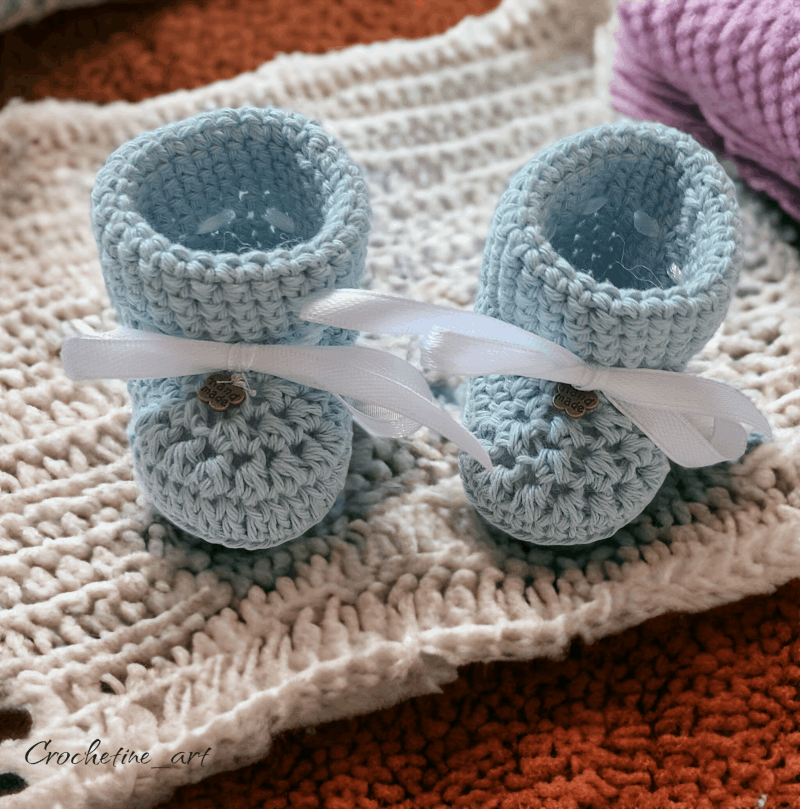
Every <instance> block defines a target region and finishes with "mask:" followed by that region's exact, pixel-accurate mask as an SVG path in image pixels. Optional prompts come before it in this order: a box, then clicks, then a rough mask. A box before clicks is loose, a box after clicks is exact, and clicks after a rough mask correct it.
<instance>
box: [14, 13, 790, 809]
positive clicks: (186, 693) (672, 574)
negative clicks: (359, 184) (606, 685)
mask: <svg viewBox="0 0 800 809" xmlns="http://www.w3.org/2000/svg"><path fill="white" fill-rule="evenodd" d="M605 17H606V12H605V10H604V9H602V8H601V5H600V4H599V3H598V2H597V0H549V1H548V0H505V2H504V3H503V4H502V5H501V6H500V7H499V8H498V9H497V10H496V11H495V12H492V13H491V14H489V15H487V16H486V17H484V18H482V19H466V20H464V21H463V22H462V23H461V24H459V25H458V26H456V27H455V28H454V29H453V30H451V31H449V32H448V33H446V34H445V35H443V36H437V37H432V38H430V39H426V40H419V41H412V42H405V41H394V42H388V43H378V44H374V45H371V46H367V47H364V46H357V47H353V48H349V49H346V50H342V51H336V52H332V53H329V54H326V55H323V56H306V55H299V54H295V55H292V56H282V57H279V58H277V59H275V60H274V61H273V62H270V63H268V64H266V65H264V66H263V67H262V68H261V69H260V70H258V71H256V72H255V73H251V74H246V75H243V76H240V77H238V78H237V79H234V80H232V81H226V82H220V83H217V84H214V85H211V86H209V87H205V88H202V89H198V90H194V91H191V92H180V93H174V94H171V95H167V96H163V97H160V98H156V99H153V100H149V101H145V102H142V103H139V104H127V103H115V104H111V105H109V106H106V107H98V106H95V105H92V104H87V103H71V102H59V101H45V102H37V103H30V104H25V103H20V104H15V105H11V106H9V107H7V108H6V109H5V110H3V111H2V113H0V278H1V279H2V288H1V291H0V606H1V607H2V611H0V644H1V645H0V709H2V708H5V707H9V706H14V707H17V708H23V709H26V710H27V711H29V712H30V714H31V716H32V720H33V727H32V730H31V732H30V734H29V735H28V736H27V737H26V738H24V739H9V740H6V741H5V742H3V743H2V745H0V773H2V772H11V773H16V774H17V775H18V776H19V777H21V778H23V779H24V780H25V782H26V783H27V784H28V786H27V789H24V790H23V791H21V792H19V793H18V794H16V795H13V796H9V797H4V798H0V809H48V807H52V806H55V805H56V804H57V803H59V802H60V805H61V806H62V807H63V808H64V809H83V808H84V807H98V808H100V807H102V809H114V808H115V807H126V808H127V809H133V807H149V806H152V805H154V804H155V803H156V802H157V801H158V800H160V799H163V798H164V797H165V796H167V795H168V794H169V793H170V792H171V791H172V790H174V789H175V788H176V787H177V786H179V785H181V784H184V783H187V782H191V781H197V780H200V779H201V778H203V777H206V776H208V775H210V774H212V773H214V772H219V771H222V770H229V769H232V768H235V767H237V766H242V765H244V764H247V763H250V762H253V761H256V760H258V759H259V758H262V757H263V756H264V755H265V754H267V752H268V751H269V749H270V744H271V742H272V740H273V739H274V737H275V735H276V734H277V733H279V732H281V731H283V730H285V729H288V728H294V727H298V726H303V725H312V724H316V723H320V722H323V721H326V720H330V719H333V718H337V717H341V716H344V715H348V714H353V713H365V712H368V711H371V710H373V709H376V708H379V707H382V706H386V705H388V704H391V703H395V702H397V701H399V700H401V699H405V698H407V697H411V696H414V695H419V694H423V693H427V692H432V691H435V690H437V688H438V686H439V685H440V684H442V683H445V682H448V681H450V680H452V679H454V678H455V677H456V668H457V667H458V666H461V665H464V664H466V663H471V662H474V661H488V660H498V659H505V660H524V659H530V658H535V657H540V658H545V657H556V656H558V655H561V654H562V653H564V651H565V649H566V648H567V647H568V645H569V643H570V642H571V641H572V640H573V639H574V638H576V637H581V638H583V639H584V640H587V641H591V640H593V639H596V638H600V637H602V636H605V635H608V634H611V633H614V632H618V631H620V630H622V629H624V628H626V627H629V626H631V625H634V624H637V623H639V622H641V621H643V620H645V619H647V618H650V617H652V616H655V615H659V614H661V613H664V612H667V611H671V610H685V611H696V610H704V609H707V608H709V607H712V606H714V605H718V604H722V603H725V602H729V601H731V600H734V599H739V598H742V597H743V596H746V595H750V594H753V593H767V592H770V591H772V590H773V589H774V588H776V587H777V586H778V585H780V584H782V583H784V582H786V581H787V580H788V579H790V578H793V577H796V576H800V475H799V473H798V464H799V463H800V430H798V424H800V392H798V389H800V367H798V362H800V318H798V317H797V312H798V311H800V266H798V256H797V253H796V252H795V251H794V250H793V249H792V248H789V247H788V246H787V245H786V244H784V243H783V242H782V236H784V237H785V236H786V234H785V233H781V232H779V228H778V227H777V225H776V220H775V217H774V216H773V215H770V214H768V213H767V209H766V208H765V207H764V206H763V205H762V203H760V202H759V201H757V200H756V199H755V198H754V197H753V196H752V195H750V194H749V193H748V192H747V191H746V190H744V189H740V199H741V203H742V209H743V221H744V229H745V234H744V236H745V244H746V258H745V264H746V268H745V271H744V274H743V278H742V281H741V284H740V287H739V289H738V293H737V295H736V297H735V299H734V302H733V304H732V306H731V309H730V314H729V316H728V318H727V320H726V321H725V323H724V325H723V326H722V328H721V329H720V331H719V332H718V334H717V335H716V336H715V337H714V338H713V339H712V341H711V342H710V344H709V345H708V347H707V349H706V350H705V351H704V352H703V353H702V355H701V356H699V357H698V358H697V362H696V365H697V366H698V367H699V368H700V369H701V370H702V371H703V372H704V373H707V374H708V375H709V376H713V377H714V378H717V379H722V380H726V381H729V382H732V383H734V384H735V385H737V386H740V387H741V388H743V389H744V390H746V391H747V392H748V393H749V395H751V397H752V398H753V399H754V401H755V402H756V404H757V405H758V406H759V407H760V408H761V409H762V411H763V412H764V413H765V414H766V415H767V417H768V418H769V420H770V422H771V424H772V425H773V428H774V433H775V437H774V440H773V441H772V442H770V443H763V444H761V445H760V446H759V445H757V444H758V442H757V441H756V442H753V444H754V447H753V448H752V450H751V451H750V452H749V453H748V454H747V456H745V458H744V459H743V460H742V461H741V463H739V464H732V465H728V466H725V465H723V466H722V467H715V468H712V469H704V470H696V471H693V472H686V471H678V470H675V471H674V472H673V473H672V474H671V475H670V477H669V478H668V480H667V483H666V484H665V486H664V488H663V490H662V493H661V494H660V495H659V497H657V498H656V501H655V502H654V503H653V505H652V506H651V507H649V508H648V509H647V510H646V511H645V513H644V514H643V515H642V517H641V518H639V519H638V520H637V521H636V522H635V523H634V524H632V525H631V526H629V527H628V528H627V529H626V530H625V531H622V532H620V534H618V535H617V536H616V537H614V538H612V539H610V540H607V541H605V542H603V543H600V544H599V545H597V546H591V547H589V548H577V549H569V548H566V549H565V548H560V549H557V550H548V549H546V548H544V549H543V548H537V547H534V546H531V545H526V544H524V543H521V542H518V541H514V540H510V539H508V538H506V537H504V536H502V535H500V534H498V533H497V532H494V531H490V530H489V529H487V528H486V527H485V526H484V525H483V524H482V523H481V522H480V520H479V519H478V518H477V517H476V515H475V513H474V512H473V510H472V508H471V507H470V506H469V504H468V502H467V500H466V498H465V495H464V493H463V490H462V487H461V484H460V479H459V476H458V471H457V456H456V450H455V448H454V447H453V445H451V444H449V443H442V442H441V441H440V440H439V439H438V437H437V436H435V435H431V434H428V433H426V432H424V431H423V432H421V433H419V434H418V435H417V436H416V437H414V439H413V440H410V441H408V442H393V441H389V440H374V439H371V438H370V437H368V436H367V435H366V434H364V433H361V432H358V433H357V435H356V439H355V447H354V453H353V460H352V465H351V469H350V476H349V478H348V484H347V490H346V497H345V498H343V500H342V502H341V503H340V504H339V506H338V513H336V514H332V515H331V516H330V517H329V518H327V519H326V521H325V522H324V523H323V524H321V525H320V526H319V527H318V529H317V530H316V531H315V532H313V533H314V535H313V536H309V537H306V538H303V539H300V540H298V541H295V542H292V543H289V544H287V545H284V546H282V547H280V548H278V549H275V550H272V551H264V552H247V551H237V550H230V549H226V548H224V547H221V546H215V545H208V544H205V543H200V542H193V541H191V540H189V539H187V538H186V537H184V536H181V535H179V534H177V533H175V532H173V531H172V530H171V529H170V528H169V527H168V526H166V525H164V524H162V523H160V522H159V521H157V520H156V521H154V520H153V518H152V517H150V516H148V512H147V510H146V508H145V507H144V506H143V504H142V503H141V502H137V498H138V497H139V493H138V490H137V487H136V485H135V482H134V481H133V477H132V472H131V458H130V453H129V450H128V447H127V442H126V437H125V427H126V421H127V419H128V415H129V402H128V399H127V393H126V389H125V386H124V384H123V383H121V382H92V383H80V384H77V383H73V382H71V381H69V380H68V379H67V378H66V377H65V375H64V372H63V369H62V366H61V362H60V359H59V348H60V346H61V343H62V341H63V339H64V336H65V334H67V333H69V328H70V327H69V325H68V321H70V320H71V319H74V318H81V319H83V320H84V321H86V322H87V323H89V324H90V325H93V326H95V327H97V328H110V327H111V326H112V325H113V315H112V314H111V311H110V308H109V302H108V298H107V296H106V293H105V290H104V287H103V283H102V280H101V274H100V267H99V263H98V257H97V251H96V247H95V244H94V241H93V238H92V235H91V230H90V221H89V191H90V189H91V187H92V184H93V179H94V176H95V174H96V172H97V170H98V169H99V167H100V165H101V164H102V163H103V161H104V160H105V158H106V156H107V155H108V154H109V153H110V152H111V151H112V150H113V149H114V148H116V147H117V146H118V145H119V144H121V143H122V142H124V141H125V140H127V139H129V138H131V137H133V136H135V135H136V134H137V133H139V132H140V131H142V130H144V129H149V128H154V127H156V126H159V125H161V124H162V123H164V122H166V121H171V120H175V119H180V118H184V117H187V116H189V115H192V114H194V113H196V112H198V111H201V110H206V109H211V108H214V107H221V106H232V107H235V106H240V105H244V104H255V105H268V104H269V105H275V106H281V107H287V108H293V109H295V110H297V111H299V112H301V113H304V114H306V115H308V116H311V117H315V118H317V119H319V120H320V121H321V122H322V123H323V125H324V126H325V127H327V128H328V129H329V130H330V131H331V132H332V133H333V134H335V135H337V136H338V137H339V138H340V139H341V140H342V141H343V142H344V144H345V146H346V147H347V148H348V150H349V151H350V152H351V154H352V156H353V157H354V159H355V160H356V161H357V162H358V163H360V164H361V165H362V166H363V167H364V169H365V171H366V174H367V177H368V181H369V187H370V192H371V195H372V205H373V208H374V229H373V234H372V238H371V250H370V253H369V259H368V269H367V285H368V286H370V287H372V288H373V289H379V290H386V291H390V292H394V293H400V294H403V295H407V296H410V297H412V298H416V299H419V300H425V301H432V302H436V303H442V304H448V305H455V306H461V307H470V306H471V304H472V302H473V298H474V294H475V290H476V285H477V277H478V270H479V267H480V261H481V249H482V245H483V240H484V237H485V234H486V232H487V230H488V226H489V222H490V220H491V217H492V213H493V210H494V206H495V204H496V202H497V200H498V198H499V195H500V193H501V191H502V189H503V187H504V184H505V182H506V181H507V179H508V178H509V176H510V175H511V173H512V172H513V170H514V169H516V168H517V167H518V166H520V165H522V164H523V163H524V162H526V161H527V160H528V159H529V158H530V157H531V156H532V155H533V153H534V152H536V151H537V150H538V149H539V148H540V147H542V146H544V145H546V144H548V143H551V142H552V141H554V140H556V139H558V138H560V137H562V136H564V135H567V134H569V133H572V132H576V131H578V130H581V129H585V128H588V127H590V126H594V125H596V124H599V123H602V122H605V121H608V120H610V119H612V118H613V114H612V112H611V110H610V108H609V106H608V103H607V100H606V97H605V93H604V92H603V87H602V82H603V80H604V78H603V77H604V75H605V73H604V70H606V69H607V61H606V62H603V63H602V64H600V65H597V64H595V56H594V39H595V27H596V26H597V25H598V24H601V23H602V22H603V21H604V19H605ZM601 41H602V40H601V39H598V42H601ZM604 58H605V57H604ZM601 62H602V60H601ZM597 77H600V78H599V83H598V84H597V85H596V80H597ZM371 342H372V343H374V344H377V345H381V346H383V347H388V348H389V349H391V350H393V351H398V352H400V353H401V354H402V355H406V354H408V355H409V356H411V357H413V356H414V353H415V350H414V348H413V346H411V347H409V346H408V345H407V344H406V343H403V342H402V341H396V342H392V341H387V340H383V341H382V340H377V339H371ZM431 381H432V382H433V383H434V384H435V385H437V390H440V391H442V392H445V393H446V392H447V390H448V384H447V383H449V382H452V381H453V380H435V379H432V380H431ZM449 407H450V409H451V412H453V413H454V415H456V416H457V415H458V410H457V405H455V404H451V405H449ZM1 713H2V711H1V710H0V714H1ZM95 739H98V740H99V746H98V747H96V749H95V751H94V752H95V753H96V755H97V756H98V757H99V756H100V755H101V754H102V753H103V752H106V753H107V754H108V756H109V757H111V756H113V755H114V753H115V752H117V750H118V749H119V748H122V749H123V750H128V751H130V750H133V751H135V752H136V753H137V754H138V755H139V756H141V755H142V754H143V753H144V752H147V754H148V756H147V759H148V760H147V761H145V762H143V763H139V764H137V763H135V762H130V761H128V760H126V761H124V763H123V762H122V761H121V760H120V759H119V758H118V759H117V762H116V766H115V767H112V766H111V764H110V763H109V764H106V765H93V764H90V765H86V764H83V763H80V764H73V763H66V764H62V765H58V764H57V763H56V761H55V758H54V759H52V760H51V761H50V763H49V764H48V763H46V762H42V761H40V759H42V758H43V756H44V755H45V752H61V753H64V752H66V753H69V754H70V755H74V754H79V758H78V760H79V761H80V762H83V760H84V754H85V753H86V751H87V750H88V749H89V747H90V745H91V744H92V742H93V741H94V740H95ZM46 740H51V741H50V744H49V746H48V748H47V751H44V750H43V745H39V746H38V747H36V748H35V750H34V752H33V753H32V754H31V755H30V756H29V757H28V758H29V761H28V762H26V761H25V753H26V750H28V749H29V748H30V747H31V746H32V745H34V744H36V743H37V742H44V741H46ZM209 748H210V749H209ZM181 751H183V752H184V761H185V759H186V758H188V753H189V752H195V753H198V754H202V753H204V752H206V753H207V754H206V755H205V757H204V758H203V759H201V758H200V755H197V756H195V757H193V759H192V761H191V762H189V763H181V761H180V760H179V759H176V763H175V764H173V765H172V766H169V765H170V761H171V759H172V757H173V756H174V755H175V754H176V753H179V752H181ZM121 755H124V753H122V754H121ZM62 761H63V757H62ZM31 762H39V763H31ZM154 767H159V768H161V767H166V768H163V769H154Z"/></svg>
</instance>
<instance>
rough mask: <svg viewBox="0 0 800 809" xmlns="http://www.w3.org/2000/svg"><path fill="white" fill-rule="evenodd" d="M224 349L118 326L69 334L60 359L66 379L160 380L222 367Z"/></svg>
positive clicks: (62, 347) (210, 344) (196, 341)
mask: <svg viewBox="0 0 800 809" xmlns="http://www.w3.org/2000/svg"><path fill="white" fill-rule="evenodd" d="M198 344H199V345H198ZM227 349H228V347H227V346H220V345H219V344H217V343H212V342H205V341H198V340H187V339H184V338H182V337H170V336H169V335H166V334H157V333H154V332H144V331H137V330H136V329H125V328H120V329H115V330H114V331H110V332H103V333H101V334H91V335H90V334H82V335H78V336H76V337H69V338H68V339H66V340H65V341H64V343H63V345H62V346H61V361H62V362H63V364H64V370H65V372H66V374H67V376H68V377H69V378H70V379H126V380H127V379H164V378H167V377H172V376H189V375H193V374H203V373H210V372H211V371H214V370H217V369H219V368H221V367H223V366H224V362H225V357H226V352H227Z"/></svg>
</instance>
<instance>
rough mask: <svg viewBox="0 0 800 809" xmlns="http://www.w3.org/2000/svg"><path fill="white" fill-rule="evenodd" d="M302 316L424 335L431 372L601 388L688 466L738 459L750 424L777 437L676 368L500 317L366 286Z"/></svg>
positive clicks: (727, 391) (318, 301) (725, 391)
mask: <svg viewBox="0 0 800 809" xmlns="http://www.w3.org/2000/svg"><path fill="white" fill-rule="evenodd" d="M300 315H301V317H303V318H305V319H306V320H310V321H312V322H314V323H320V324H323V325H327V326H341V327H345V328H351V329H358V330H360V331H364V332H375V333H382V334H394V335H402V334H421V335H423V336H424V340H423V344H422V361H423V364H424V365H426V366H427V367H428V368H431V369H435V370H437V371H440V372H443V373H447V374H459V375H462V376H486V375H489V374H502V375H507V376H528V377H534V378H537V379H547V380H549V381H551V382H563V383H566V384H568V385H572V386H573V387H575V388H578V389H579V390H595V391H601V392H602V393H603V394H604V395H605V397H606V398H607V399H608V401H609V402H611V404H612V405H614V407H616V408H617V409H618V410H619V411H620V412H621V413H623V414H624V415H625V416H627V417H628V418H629V419H630V420H631V421H632V422H633V423H634V424H635V425H636V426H637V427H639V429H640V430H641V431H642V432H643V433H644V434H645V435H646V436H647V437H648V438H649V439H650V440H651V441H652V442H653V443H654V444H655V445H656V446H657V447H659V448H660V449H661V450H662V451H663V452H664V454H665V455H667V457H669V458H671V459H672V460H673V461H675V462H676V463H678V464H680V465H681V466H685V467H697V466H709V465H711V464H715V463H719V462H720V461H732V460H735V459H736V458H739V457H740V456H741V455H742V454H743V453H744V451H745V448H746V446H747V431H746V430H745V429H744V427H743V426H742V425H743V424H746V425H749V426H750V427H753V428H755V429H757V430H761V431H762V432H764V433H766V434H767V435H771V434H772V433H771V430H770V427H769V424H768V423H767V421H766V419H765V418H764V417H763V416H762V415H761V413H759V411H758V410H757V409H756V407H755V405H754V404H753V403H752V402H751V401H750V400H749V399H748V398H747V397H746V396H745V395H744V394H743V393H741V392H740V391H738V390H736V389H734V388H732V387H730V386H729V385H726V384H724V383H722V382H717V381H714V380H712V379H704V378H702V377H699V376H692V375H691V374H686V373H678V372H674V371H654V370H648V369H636V368H634V369H632V368H608V367H602V366H597V365H593V364H590V363H587V362H585V361H584V360H582V359H581V358H580V357H578V356H577V355H575V354H573V353H572V352H571V351H569V350H567V349H566V348H563V347H562V346H560V345H557V344H556V343H553V342H551V341H550V340H545V339H544V338H542V337H538V336H537V335H535V334H532V333H531V332H528V331H525V330H524V329H521V328H518V327H517V326H513V325H511V324H510V323H505V322H503V321H501V320H497V319H496V318H493V317H488V316H486V315H479V314H475V313H473V312H464V311H460V310H458V309H451V308H449V307H445V306H437V305H435V304H428V303H420V302H418V301H409V300H406V299H404V298H399V297H396V296H394V295H386V294H383V293H378V292H370V291H365V290H361V289H342V290H334V291H332V292H324V293H322V294H320V295H318V296H316V297H314V298H312V299H311V300H309V302H308V303H306V305H305V306H304V307H303V309H302V311H301V313H300Z"/></svg>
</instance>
